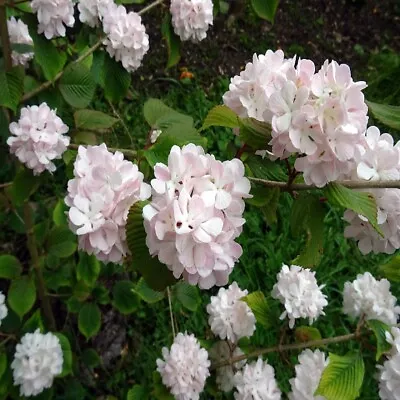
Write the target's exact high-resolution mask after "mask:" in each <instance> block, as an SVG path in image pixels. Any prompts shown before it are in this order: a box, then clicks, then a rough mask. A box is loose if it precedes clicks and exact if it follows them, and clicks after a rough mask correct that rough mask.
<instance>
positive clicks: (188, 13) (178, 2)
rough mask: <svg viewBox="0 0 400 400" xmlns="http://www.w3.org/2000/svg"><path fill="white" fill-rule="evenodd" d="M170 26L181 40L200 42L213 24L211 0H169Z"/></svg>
mask: <svg viewBox="0 0 400 400" xmlns="http://www.w3.org/2000/svg"><path fill="white" fill-rule="evenodd" d="M170 12H171V15H172V26H173V27H174V31H175V33H176V34H177V35H178V36H179V37H180V38H181V40H182V41H185V40H191V41H192V42H200V41H201V40H203V39H205V38H206V36H207V30H208V27H209V26H210V25H212V24H213V3H212V1H211V0H171V6H170Z"/></svg>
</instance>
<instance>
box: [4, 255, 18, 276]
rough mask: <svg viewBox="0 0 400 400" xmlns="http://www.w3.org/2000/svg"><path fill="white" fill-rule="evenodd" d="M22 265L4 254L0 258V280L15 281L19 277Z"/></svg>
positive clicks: (14, 258)
mask: <svg viewBox="0 0 400 400" xmlns="http://www.w3.org/2000/svg"><path fill="white" fill-rule="evenodd" d="M21 272H22V265H21V263H20V262H19V260H18V258H16V257H14V256H12V255H10V254H4V255H2V256H0V278H3V279H16V278H18V277H19V276H20V275H21Z"/></svg>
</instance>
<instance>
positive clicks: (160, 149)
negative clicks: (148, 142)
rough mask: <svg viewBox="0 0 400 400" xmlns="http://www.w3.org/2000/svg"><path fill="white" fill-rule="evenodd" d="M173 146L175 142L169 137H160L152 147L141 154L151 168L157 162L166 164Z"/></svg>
mask: <svg viewBox="0 0 400 400" xmlns="http://www.w3.org/2000/svg"><path fill="white" fill-rule="evenodd" d="M175 144H176V142H175V140H174V139H173V138H171V137H170V136H164V135H161V136H160V137H159V138H158V139H157V142H156V143H155V144H154V145H153V146H151V147H150V148H149V149H148V150H145V151H144V152H143V155H144V157H145V158H146V161H147V162H148V163H149V164H150V166H151V167H153V168H154V166H155V165H156V164H157V163H159V162H161V163H164V164H166V163H167V160H168V155H169V153H170V151H171V147H172V146H173V145H175Z"/></svg>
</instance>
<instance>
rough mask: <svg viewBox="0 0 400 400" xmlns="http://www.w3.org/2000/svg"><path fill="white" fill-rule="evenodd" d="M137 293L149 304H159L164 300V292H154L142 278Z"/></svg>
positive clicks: (137, 285)
mask: <svg viewBox="0 0 400 400" xmlns="http://www.w3.org/2000/svg"><path fill="white" fill-rule="evenodd" d="M135 292H136V293H137V294H138V295H139V297H140V298H141V299H142V300H144V301H145V302H146V303H149V304H153V303H157V302H158V301H160V300H162V299H163V298H164V292H157V291H155V290H153V289H152V288H151V287H149V286H148V284H147V283H146V281H145V280H144V279H143V278H140V279H139V282H138V283H137V284H136V286H135Z"/></svg>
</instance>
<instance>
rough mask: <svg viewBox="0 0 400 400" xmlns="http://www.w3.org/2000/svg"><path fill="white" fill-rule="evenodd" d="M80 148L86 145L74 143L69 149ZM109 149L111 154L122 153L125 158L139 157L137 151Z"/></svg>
mask: <svg viewBox="0 0 400 400" xmlns="http://www.w3.org/2000/svg"><path fill="white" fill-rule="evenodd" d="M79 146H83V147H85V145H80V144H74V143H71V144H70V145H69V146H68V147H69V148H70V149H71V150H78V147H79ZM107 149H108V151H111V152H115V151H119V152H121V153H122V154H123V155H124V156H126V157H131V158H135V157H137V151H136V150H131V149H119V148H116V147H107Z"/></svg>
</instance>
